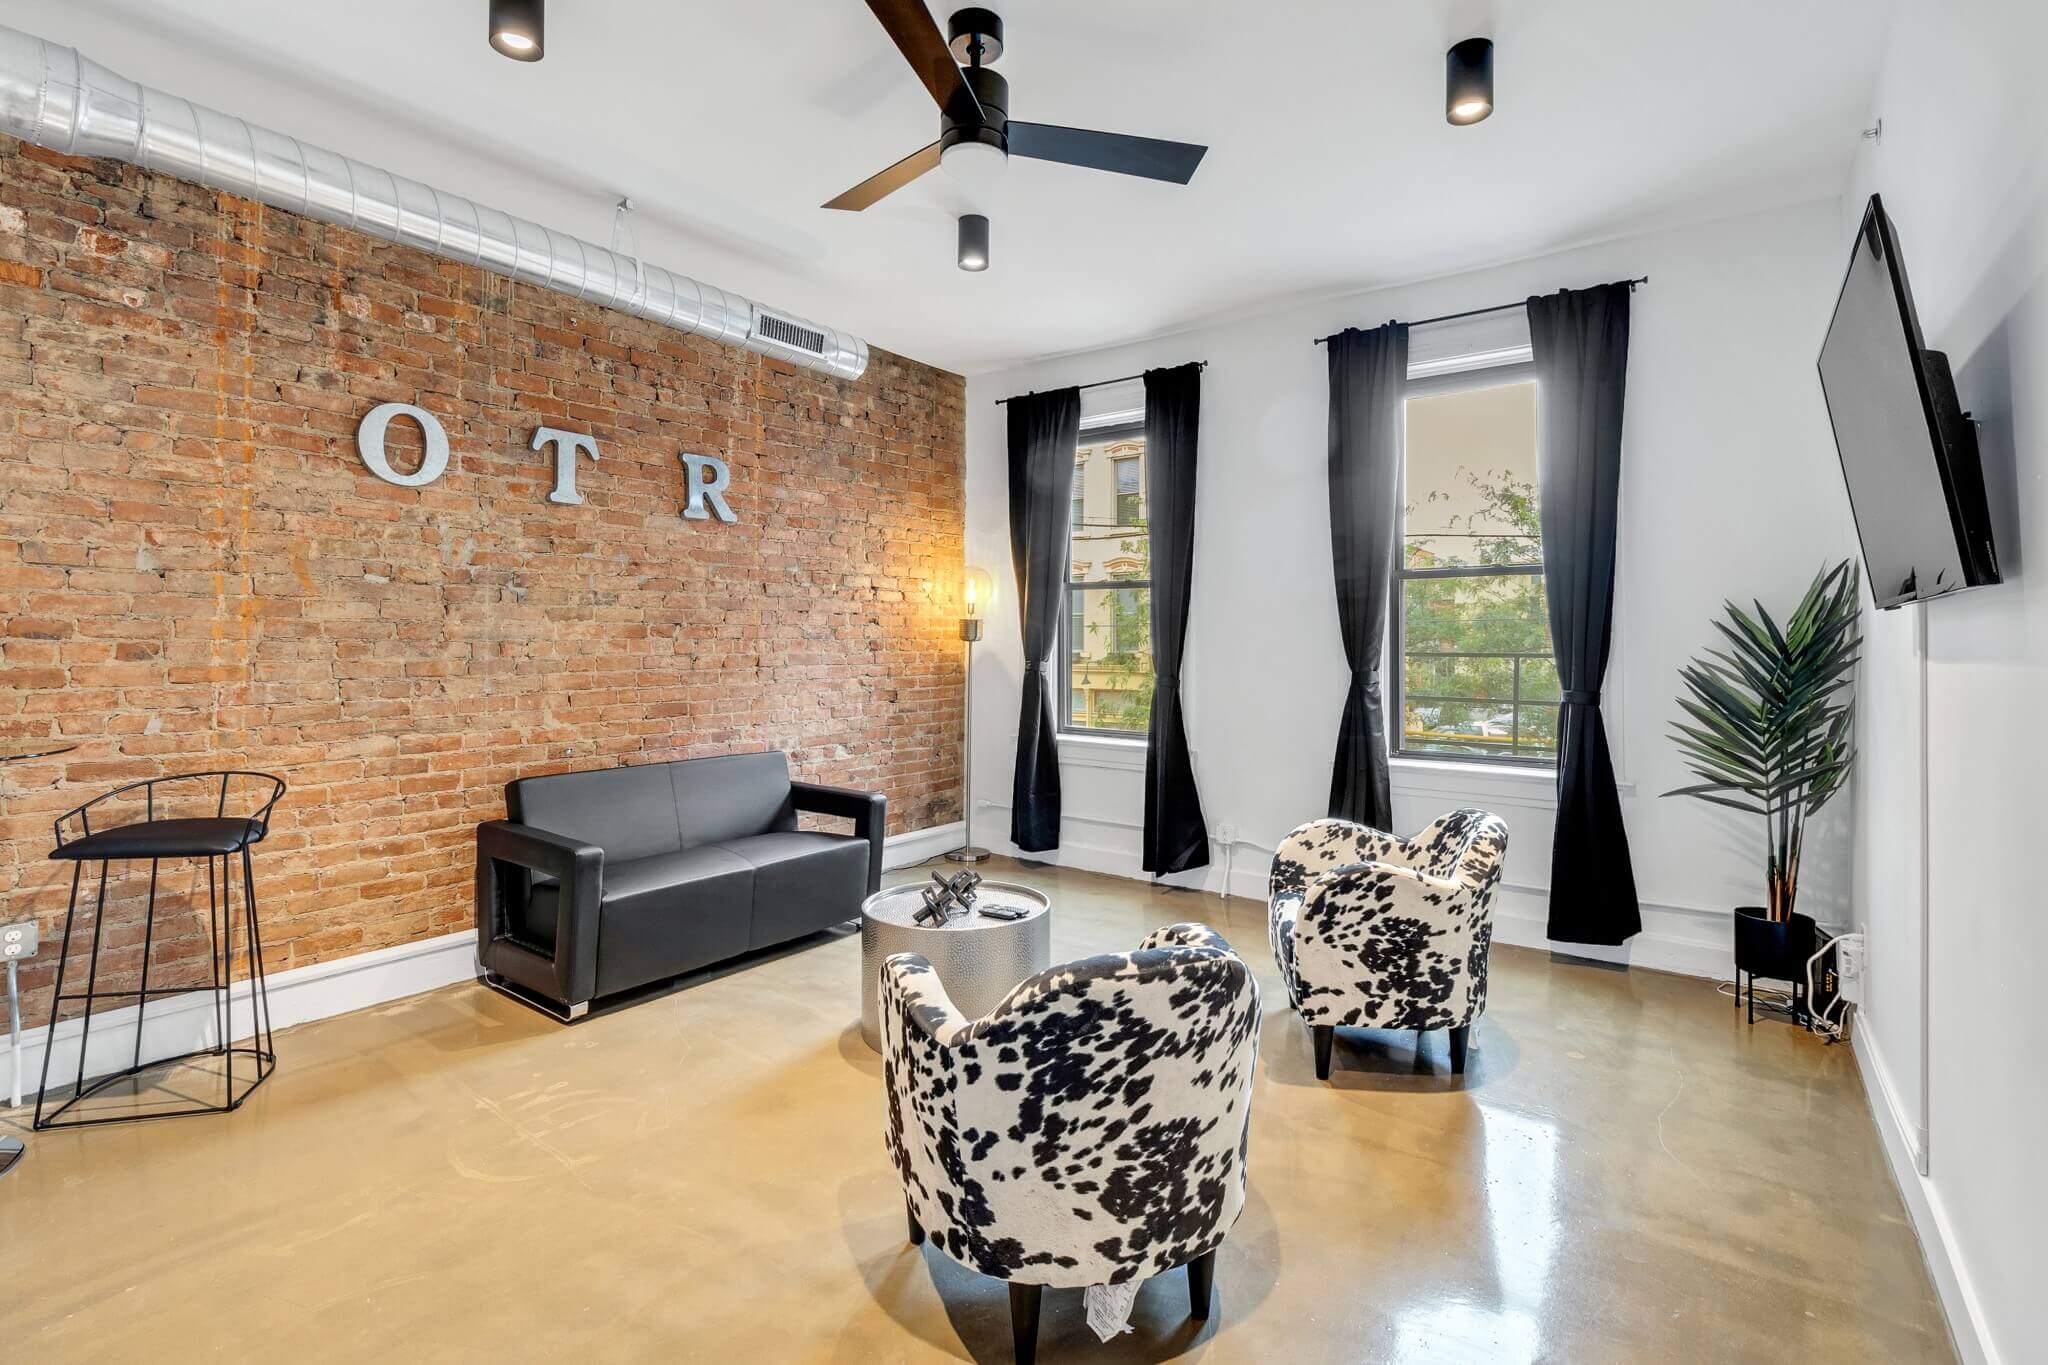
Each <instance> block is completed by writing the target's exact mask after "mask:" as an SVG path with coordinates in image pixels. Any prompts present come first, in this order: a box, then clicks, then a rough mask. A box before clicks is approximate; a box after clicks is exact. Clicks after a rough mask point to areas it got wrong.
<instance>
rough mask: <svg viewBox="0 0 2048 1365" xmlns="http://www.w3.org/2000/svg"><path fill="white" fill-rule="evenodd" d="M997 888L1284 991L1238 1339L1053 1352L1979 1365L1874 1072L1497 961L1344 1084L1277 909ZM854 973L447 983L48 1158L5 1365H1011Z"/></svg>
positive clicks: (814, 964)
mask: <svg viewBox="0 0 2048 1365" xmlns="http://www.w3.org/2000/svg"><path fill="white" fill-rule="evenodd" d="M922 875H923V874H922V873H900V874H896V878H895V879H901V878H903V877H906V876H922ZM991 875H996V876H1012V877H1016V878H1017V879H1019V880H1026V881H1030V882H1033V883H1035V884H1037V885H1040V886H1043V887H1045V888H1046V889H1047V890H1048V891H1050V893H1051V894H1052V896H1053V898H1054V902H1055V905H1056V906H1057V910H1056V912H1055V913H1056V916H1057V918H1056V920H1055V930H1054V937H1053V946H1054V952H1055V955H1056V956H1061V957H1072V956H1082V955H1085V954H1088V953H1092V952H1099V951H1107V950H1112V949H1123V948H1128V947H1131V946H1134V945H1135V944H1136V942H1137V941H1138V939H1139V938H1140V937H1141V936H1142V935H1143V934H1144V933H1145V931H1146V930H1147V929H1148V928H1149V927H1151V926H1153V925H1157V924H1163V923H1169V922H1172V921H1174V920H1180V919H1200V920H1204V921H1207V922H1208V923H1210V924H1213V925H1215V926H1216V927H1217V928H1219V929H1220V930H1222V932H1223V933H1225V934H1226V935H1227V936H1228V937H1229V938H1230V939H1231V940H1232V941H1233V942H1234V943H1235V944H1237V946H1238V947H1239V948H1240V950H1242V951H1243V953H1244V954H1245V956H1246V958H1247V959H1248V960H1249V961H1250V962H1251V963H1252V964H1253V967H1254V969H1255V970H1256V971H1257V972H1258V975H1259V977H1260V980H1261V983H1262V985H1263V986H1264V989H1265V1008H1266V1023H1265V1032H1264V1042H1263V1048H1262V1054H1261V1057H1260V1071H1261V1075H1260V1078H1259V1082H1258V1090H1257V1093H1256V1099H1255V1109H1254V1127H1253V1135H1252V1144H1251V1193H1250V1199H1249V1202H1248V1204H1247V1207H1246V1209H1245V1213H1244V1217H1243V1219H1242V1221H1241V1222H1240V1223H1239V1224H1238V1225H1237V1228H1236V1230H1235V1231H1234V1232H1233V1233H1232V1235H1231V1238H1230V1240H1229V1241H1228V1242H1227V1243H1226V1244H1225V1246H1224V1248H1223V1253H1222V1256H1221V1258H1220V1261H1219V1265H1218V1270H1217V1284H1218V1292H1219V1301H1218V1305H1217V1308H1216V1311H1215V1312H1214V1314H1213V1315H1212V1317H1211V1318H1210V1320H1209V1322H1208V1323H1207V1324H1206V1325H1203V1326H1202V1327H1201V1330H1199V1331H1198V1330H1196V1329H1197V1324H1195V1323H1192V1322H1190V1321H1189V1320H1188V1319H1187V1316H1186V1304H1187V1297H1186V1292H1185V1288H1184V1285H1183V1283H1182V1276H1181V1275H1180V1273H1179V1272H1174V1273H1172V1274H1170V1275H1167V1276H1164V1277H1162V1278H1161V1279H1160V1280H1158V1281H1155V1282H1153V1283H1152V1284H1150V1285H1148V1286H1147V1287H1146V1288H1145V1289H1144V1290H1143V1291H1142V1292H1141V1293H1140V1294H1139V1296H1138V1302H1137V1308H1136V1311H1135V1313H1134V1315H1133V1318H1132V1321H1133V1324H1134V1327H1135V1331H1133V1332H1132V1333H1130V1334H1128V1335H1126V1336H1124V1337H1122V1338H1120V1339H1118V1340H1117V1341H1116V1342H1114V1343H1112V1344H1110V1345H1107V1346H1104V1345H1099V1344H1097V1343H1096V1342H1095V1340H1094V1338H1093V1336H1092V1335H1091V1334H1090V1333H1089V1331H1088V1329H1087V1326H1086V1324H1085V1323H1084V1322H1083V1320H1082V1317H1081V1305H1080V1296H1079V1293H1078V1291H1076V1292H1070V1293H1060V1292H1055V1293H1052V1294H1048V1295H1047V1299H1046V1309H1045V1314H1046V1316H1045V1325H1044V1331H1043V1335H1042V1338H1041V1358H1042V1359H1045V1360H1049V1361H1050V1360H1086V1361H1092V1362H1101V1363H1102V1365H1109V1363H1110V1362H1120V1361H1134V1360H1135V1361H1156V1360H1166V1359H1176V1358H1186V1359H1204V1360H1212V1361H1300V1362H1311V1361H1332V1362H1335V1361H1345V1362H1353V1361H1404V1362H1406V1361H1414V1362H1432V1363H1435V1362H1466V1361H1473V1362H1478V1361H1487V1362H1493V1361H1501V1362H1521V1361H1569V1362H1586V1361H1662V1360H1686V1361H1766V1360H1768V1361H1774V1362H1776V1361H1797V1362H1822V1361H1887V1362H1895V1361H1918V1360H1951V1359H1953V1358H1954V1356H1953V1353H1952V1351H1951V1348H1950V1346H1949V1340H1948V1335H1947V1331H1946V1328H1945V1326H1944V1324H1943V1321H1942V1318H1941V1316H1940V1311H1939V1309H1938V1307H1937V1304H1936V1301H1935V1298H1934V1294H1933V1290H1932V1287H1931V1285H1930V1283H1929V1280H1928V1277H1927V1274H1926V1272H1925V1270H1924V1268H1923V1266H1922V1262H1921V1258H1920V1252H1919V1249H1918V1247H1917V1246H1916V1244H1915V1241H1914V1236H1913V1232H1912V1229H1911V1227H1910V1226H1909V1225H1908V1224H1907V1222H1906V1220H1905V1215H1904V1211H1903V1209H1902V1207H1901V1205H1900V1201H1899V1196H1898V1194H1897V1192H1896V1191H1895V1189H1894V1187H1893V1185H1892V1182H1891V1179H1890V1177H1889V1175H1888V1173H1887V1170H1886V1167H1885V1165H1884V1161H1883V1157H1882V1154H1881V1153H1880V1151H1879V1146H1878V1138H1877V1134H1876V1132H1875V1130H1874V1129H1873V1127H1872V1125H1871V1120H1870V1117H1869V1113H1868V1109H1867V1107H1866V1104H1865V1101H1864V1097H1863V1093H1862V1090H1861V1088H1860V1085H1859V1082H1858V1079H1857V1075H1856V1070H1855V1066H1854V1059H1853V1058H1852V1057H1851V1056H1850V1055H1849V1053H1848V1051H1847V1050H1846V1049H1844V1048H1839V1047H1836V1048H1824V1047H1822V1046H1821V1044H1820V1043H1819V1041H1818V1040H1817V1039H1814V1038H1812V1037H1809V1036H1807V1035H1805V1034H1801V1033H1796V1032H1794V1031H1793V1030H1792V1029H1790V1028H1788V1027H1786V1026H1785V1025H1782V1024H1765V1023H1759V1024H1758V1025H1757V1026H1756V1027H1755V1028H1753V1029H1752V1028H1749V1027H1746V1026H1745V1025H1743V1024H1742V1022H1741V1021H1740V1020H1739V1018H1738V1017H1737V1015H1736V1012H1735V1011H1734V1010H1733V1009H1732V1008H1730V1007H1729V1005H1728V1002H1727V1001H1726V1000H1725V999H1723V998H1721V997H1718V996H1716V995H1715V993H1714V990H1713V987H1712V986H1711V985H1710V984H1708V983H1705V982H1700V981H1694V980H1689V979H1685V978H1680V977H1673V976H1664V975H1659V974H1656V973H1650V972H1621V971H1615V970H1611V969H1606V968H1602V967H1597V966H1591V965H1586V964H1580V963H1570V962H1565V961H1562V960H1556V959H1552V958H1550V957H1547V956H1546V955H1543V954H1540V953H1534V952H1529V951H1525V950H1520V949H1507V948H1504V949H1498V950H1496V952H1495V956H1494V970H1493V986H1492V996H1491V1005H1490V1008H1489V1010H1488V1013H1487V1014H1486V1016H1485V1018H1484V1020H1483V1022H1482V1023H1481V1026H1480V1028H1479V1030H1478V1033H1477V1037H1476V1041H1475V1046H1474V1049H1473V1055H1472V1067H1471V1071H1470V1074H1468V1075H1467V1076H1466V1077H1465V1078H1464V1080H1463V1083H1462V1084H1460V1083H1459V1082H1457V1081H1456V1080H1454V1079H1452V1078H1451V1077H1450V1076H1449V1075H1448V1069H1447V1059H1446V1057H1445V1055H1444V1045H1443V1041H1442V1039H1441V1037H1440V1036H1439V1037H1432V1038H1430V1039H1429V1040H1428V1041H1427V1042H1426V1043H1425V1044H1424V1045H1423V1048H1422V1051H1421V1054H1420V1055H1419V1056H1418V1055H1417V1053H1416V1046H1415V1038H1414V1037H1413V1035H1406V1036H1401V1035H1386V1034H1356V1035H1350V1034H1347V1035H1345V1036H1344V1037H1343V1038H1342V1040H1341V1041H1340V1043H1339V1045H1338V1057H1337V1069H1336V1071H1335V1074H1334V1076H1333V1078H1332V1080H1331V1081H1330V1082H1329V1083H1328V1084H1323V1083H1319V1082H1317V1081H1316V1079H1315V1073H1314V1069H1313V1065H1312V1062H1311V1058H1310V1051H1309V1038H1308V1034H1307V1031H1306V1030H1304V1029H1303V1028H1302V1027H1301V1026H1300V1025H1299V1024H1298V1022H1296V1021H1295V1020H1294V1018H1293V1017H1292V1016H1291V1015H1290V1014H1289V1012H1288V1010H1287V1006H1286V1001H1285V997H1284V996H1283V994H1282V992H1281V990H1280V988H1279V985H1278V982H1277V980H1276V979H1275V977H1274V974H1273V970H1272V964H1271V961H1270V955H1269V953H1268V951H1267V948H1266V942H1265V931H1264V924H1263V913H1264V912H1263V908H1262V907H1260V906H1258V905H1255V904H1253V903H1251V902H1248V901H1231V902H1228V903H1227V904H1226V903H1225V902H1222V901H1219V900H1217V899H1215V898H1213V897H1208V898H1204V897H1199V896H1196V895H1194V894H1193V893H1187V892H1162V891H1157V890H1153V889H1151V888H1148V887H1146V886H1144V885H1141V884H1138V883H1134V882H1126V881H1118V880H1114V879H1110V878H1105V877H1097V876H1092V875H1088V874H1081V873H1062V872H1056V871H1051V870H1036V871H1033V870H1024V869H1019V868H1016V867H1014V866H1009V865H1004V864H997V865H996V868H995V869H994V870H993V871H992V873H991ZM859 960H860V945H859V942H858V941H857V937H855V936H852V935H846V934H841V935H835V936H832V937H827V938H822V939H819V940H815V941H812V942H810V943H808V944H806V945H804V946H802V947H800V948H798V949H796V950H794V951H790V952H786V953H783V954H780V955H777V956H774V957H771V958H768V959H766V960H762V961H758V962H754V963H751V964H749V965H747V966H746V967H745V968H744V969H741V970H734V971H728V972H725V973H722V974H716V975H712V976H709V977H707V978H704V979H700V980H696V981H693V982H691V983H689V984H687V985H686V986H685V987H684V988H682V989H678V990H674V991H671V992H669V993H667V994H663V995H660V996H658V997H656V998H652V999H649V1000H646V1001H643V1002H642V1003H639V1004H637V1005H635V1006H633V1007H632V1008H629V1009H620V1010H617V1011H614V1012H610V1013H606V1014H601V1015H597V1016H594V1017H592V1018H590V1019H589V1020H587V1021H585V1022H583V1023H580V1024H578V1025H575V1026H573V1027H567V1028H565V1027H563V1026H561V1025H559V1024H555V1023H551V1022H550V1021H548V1020H546V1019H544V1018H542V1017H540V1016H538V1015H536V1014H533V1013H530V1012H528V1011H526V1010H524V1009H522V1008H521V1007H519V1006H518V1005H516V1004H513V1003H511V1002H509V1001H507V1000H505V999H503V998H502V997H500V996H497V995H495V994H493V993H491V992H489V991H487V990H485V989H483V988H482V987H480V986H475V985H469V984H464V985H459V986H452V987H449V988H447V989H444V990H439V991H435V992H433V993H431V994H428V995H423V996H418V997H415V998H413V999H410V1000H406V1001H402V1002H399V1003H396V1004H392V1005H387V1006H383V1007H380V1008H376V1009H371V1010H365V1011H362V1012H360V1013H357V1014H354V1015H349V1016H346V1017H343V1018H338V1019H331V1020H326V1021H323V1022H320V1023H316V1024H309V1025H306V1026H303V1027H300V1028H297V1029H294V1030H292V1031H290V1032H288V1033H284V1034H280V1035H279V1036H278V1047H279V1051H280V1053H281V1056H282V1069H281V1070H280V1071H279V1073H278V1075H277V1077H276V1078H275V1079H274V1080H273V1081H272V1082H271V1083H270V1085H269V1086H268V1087H267V1088H266V1089H264V1090H263V1091H261V1092H259V1093H258V1095H257V1096H256V1097H255V1098H254V1099H253V1100H251V1102H250V1103H249V1105H248V1106H247V1107H246V1108H245V1109H243V1110H242V1111H241V1112H239V1113H237V1114H234V1115H232V1116H230V1117H227V1118H200V1119H181V1120H175V1121H171V1122H163V1123H146V1124H137V1125H128V1126H121V1127H114V1128H103V1129H98V1130H93V1131H90V1132H84V1133H79V1132H72V1133H61V1134H58V1133H51V1134H40V1135H35V1136H34V1137H32V1139H31V1143H30V1153H29V1157H28V1159H27V1161H26V1162H24V1163H23V1165H22V1166H21V1168H20V1169H18V1170H17V1171H16V1172H15V1173H14V1174H12V1175H10V1176H8V1177H7V1178H6V1179H5V1180H4V1181H0V1305H4V1314H5V1320H4V1321H0V1342H4V1343H5V1344H4V1346H0V1356H5V1357H7V1358H11V1359H19V1360H36V1361H74V1360H76V1361H84V1360H93V1361H107V1360H141V1359H151V1360H184V1359H196V1358H200V1357H209V1358H219V1359H229V1360H239V1359H256V1358H264V1359H291V1360H298V1361H355V1360H436V1361H467V1360H475V1361H505V1360H564V1359H580V1360H604V1361H611V1360H707V1361H810V1360H818V1361H847V1362H853V1361H930V1360H966V1359H973V1360H981V1361H994V1360H1005V1359H1007V1358H1008V1351H1009V1341H1008V1317H1007V1313H1008V1301H1007V1298H1006V1295H1005V1293H1004V1290H1003V1288H1002V1286H1001V1285H998V1284H996V1283H994V1282H991V1281H986V1280H982V1279H980V1278H979V1277H977V1276H975V1275H972V1274H970V1273H968V1272H966V1271H964V1270H962V1269H960V1268H959V1267H957V1266H955V1265H953V1264H951V1263H949V1262H947V1261H946V1260H945V1259H944V1257H943V1256H941V1255H940V1254H938V1253H937V1252H934V1251H932V1250H930V1249H929V1247H926V1248H912V1247H910V1246H908V1245H906V1243H905V1241H904V1235H903V1204H902V1200H901V1198H900V1196H899V1193H898V1190H897V1187H896V1182H895V1177H894V1175H893V1174H892V1172H891V1170H890V1167H889V1165H888V1162H887V1159H886V1157H885V1156H884V1154H883V1151H882V1141H881V1112H882V1111H881V1100H880V1096H879V1089H878V1087H879V1078H880V1070H881V1068H880V1063H879V1061H878V1059H877V1058H876V1057H875V1056H874V1055H873V1054H872V1053H870V1052H868V1051H867V1050H866V1048H865V1047H863V1045H862V1044H861V1041H860V1034H859V1027H858V1016H859V1003H858V997H857V995H856V993H855V992H856V983H857V980H858V964H859ZM24 1119H25V1115H24V1114H22V1113H20V1112H14V1113H11V1114H8V1115H6V1116H5V1118H4V1119H0V1131H7V1132H19V1131H20V1128H21V1124H22V1122H23V1120H24Z"/></svg>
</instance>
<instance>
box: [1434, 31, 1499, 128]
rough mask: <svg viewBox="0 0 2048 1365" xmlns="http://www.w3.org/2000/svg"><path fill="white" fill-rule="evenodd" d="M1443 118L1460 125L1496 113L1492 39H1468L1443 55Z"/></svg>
mask: <svg viewBox="0 0 2048 1365" xmlns="http://www.w3.org/2000/svg"><path fill="white" fill-rule="evenodd" d="M1444 68H1445V75H1444V118H1445V119H1446V120H1448V121H1449V122H1451V123H1455V124H1459V125H1460V126H1462V125H1464V124H1468V123H1477V122H1479V120H1481V119H1483V118H1485V117H1486V116H1487V115H1488V114H1491V113H1492V112H1493V39H1491V38H1467V39H1466V40H1465V41H1464V42H1462V43H1459V44H1458V45H1457V46H1456V47H1453V48H1452V49H1451V50H1450V51H1449V52H1448V53H1446V54H1445V55H1444Z"/></svg>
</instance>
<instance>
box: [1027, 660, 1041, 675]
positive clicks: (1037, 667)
mask: <svg viewBox="0 0 2048 1365" xmlns="http://www.w3.org/2000/svg"><path fill="white" fill-rule="evenodd" d="M1024 671H1025V672H1026V673H1043V672H1045V663H1044V662H1043V661H1042V660H1037V659H1034V660H1033V661H1032V662H1030V663H1028V664H1026V665H1024Z"/></svg>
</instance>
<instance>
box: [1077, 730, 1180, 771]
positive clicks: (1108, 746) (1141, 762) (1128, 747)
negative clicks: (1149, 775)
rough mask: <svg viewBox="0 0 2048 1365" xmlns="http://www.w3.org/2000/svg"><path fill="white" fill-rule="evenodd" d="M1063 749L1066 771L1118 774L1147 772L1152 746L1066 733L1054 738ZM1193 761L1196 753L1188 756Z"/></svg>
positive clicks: (1113, 738)
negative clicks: (1067, 769) (1110, 770)
mask: <svg viewBox="0 0 2048 1365" xmlns="http://www.w3.org/2000/svg"><path fill="white" fill-rule="evenodd" d="M1054 738H1055V742H1056V743H1057V744H1058V745H1059V755H1060V766H1061V767H1062V768H1109V769H1113V770H1115V771H1118V772H1123V771H1130V772H1144V771H1145V758H1146V755H1147V754H1148V753H1149V752H1150V751H1151V748H1152V745H1151V742H1150V741H1148V740H1142V739H1119V738H1116V737H1115V736H1113V735H1077V734H1073V733H1071V732H1062V733H1061V734H1059V735H1057V736H1055V737H1054ZM1188 758H1189V761H1191V762H1192V761H1193V759H1194V753H1193V751H1190V752H1189V754H1188Z"/></svg>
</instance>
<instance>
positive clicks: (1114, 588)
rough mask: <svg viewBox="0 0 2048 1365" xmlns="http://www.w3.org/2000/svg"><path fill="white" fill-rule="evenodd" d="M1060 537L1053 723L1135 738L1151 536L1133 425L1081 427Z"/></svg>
mask: <svg viewBox="0 0 2048 1365" xmlns="http://www.w3.org/2000/svg"><path fill="white" fill-rule="evenodd" d="M1097 456H1100V457H1102V458H1099V459H1098V458H1095V457H1097ZM1067 545H1068V554H1067V603H1066V612H1065V613H1064V614H1063V615H1062V617H1061V619H1060V657H1061V658H1063V659H1064V660H1065V661H1066V667H1065V668H1064V669H1063V670H1062V671H1061V684H1060V685H1061V691H1062V693H1063V699H1062V703H1061V707H1060V715H1061V721H1060V729H1061V731H1063V732H1065V733H1068V734H1084V735H1085V734H1096V735H1121V736H1126V737H1143V736H1144V734H1145V732H1146V729H1147V727H1148V726H1149V724H1150V723H1151V719H1152V537H1151V533H1150V531H1149V530H1148V528H1147V522H1146V514H1145V431H1144V427H1143V426H1142V425H1138V426H1116V427H1103V428H1097V429H1095V430H1084V431H1083V432H1082V433H1081V447H1080V450H1079V451H1078V452H1077V456H1076V459H1075V463H1074V503H1073V514H1072V522H1071V525H1070V526H1069V528H1068V542H1067Z"/></svg>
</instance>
